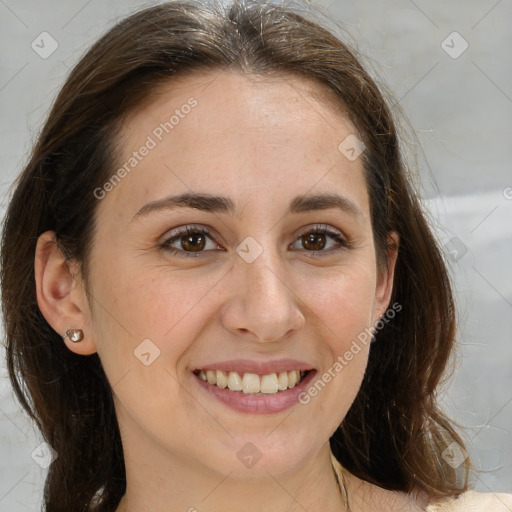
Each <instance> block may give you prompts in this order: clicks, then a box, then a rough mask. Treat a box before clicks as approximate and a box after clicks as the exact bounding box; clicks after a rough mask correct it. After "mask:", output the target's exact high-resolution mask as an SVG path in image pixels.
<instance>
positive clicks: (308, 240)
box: [304, 233, 325, 251]
mask: <svg viewBox="0 0 512 512" xmlns="http://www.w3.org/2000/svg"><path fill="white" fill-rule="evenodd" d="M318 240H320V243H318ZM315 241H316V243H315ZM310 244H312V245H313V247H308V246H309V245H310ZM304 246H305V247H306V248H307V249H312V250H313V251H318V250H320V249H323V248H324V247H325V235H324V234H323V233H310V234H309V235H305V240H304Z"/></svg>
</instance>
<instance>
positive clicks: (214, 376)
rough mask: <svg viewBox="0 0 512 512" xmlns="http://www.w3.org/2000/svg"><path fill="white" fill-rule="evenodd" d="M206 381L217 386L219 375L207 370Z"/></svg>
mask: <svg viewBox="0 0 512 512" xmlns="http://www.w3.org/2000/svg"><path fill="white" fill-rule="evenodd" d="M206 380H207V381H208V384H217V374H216V372H214V371H213V370H206Z"/></svg>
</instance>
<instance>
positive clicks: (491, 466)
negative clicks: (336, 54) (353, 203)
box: [0, 0, 512, 512]
mask: <svg viewBox="0 0 512 512" xmlns="http://www.w3.org/2000/svg"><path fill="white" fill-rule="evenodd" d="M316 4H317V5H319V6H322V7H323V8H324V9H326V10H327V12H328V13H329V12H330V13H332V14H333V15H334V16H335V18H336V19H337V20H338V22H340V23H341V24H342V25H343V27H344V29H345V30H347V31H348V33H349V34H350V35H351V37H352V38H353V40H350V39H349V42H352V43H354V42H355V43H356V44H357V45H358V47H359V49H360V51H361V52H362V53H364V54H366V55H367V56H368V58H367V59H366V60H365V63H366V64H367V66H369V67H370V69H371V70H372V73H373V74H374V76H376V77H377V78H378V79H379V80H382V81H384V82H385V83H387V84H388V86H389V89H390V90H391V91H392V92H393V94H394V96H395V98H396V99H397V100H399V101H400V105H401V106H402V108H403V110H404V112H405V114H406V115H407V116H408V118H409V120H410V124H411V125H410V129H409V132H408V133H407V134H406V142H405V146H406V149H407V151H409V152H411V153H413V154H414V153H417V155H418V159H417V168H418V169H419V171H420V175H421V180H422V189H421V191H422V193H423V197H424V198H425V201H424V203H425V207H426V209H428V210H429V212H430V214H431V220H432V223H433V225H434V227H435V229H436V232H437V233H438V235H439V238H440V239H441V241H442V243H443V244H448V245H447V247H446V249H447V250H446V254H447V261H448V262H449V263H450V266H451V268H452V273H453V278H454V283H455V291H456V299H457V305H458V311H459V315H460V322H461V323H460V331H459V339H460V343H461V345H460V351H459V355H460V357H459V359H458V364H457V370H456V373H455V375H454V377H453V379H452V380H451V381H450V384H449V386H447V388H446V393H445V394H444V395H443V398H442V400H443V403H444V404H445V408H446V409H447V410H448V411H449V412H450V414H452V416H453V417H454V418H455V419H456V420H457V421H459V422H461V423H462V424H463V425H465V426H466V437H467V439H468V440H469V441H470V455H471V456H472V457H473V460H474V462H475V463H476V464H477V465H478V466H479V467H480V468H481V469H482V470H483V471H484V472H483V473H481V474H480V475H479V477H478V478H477V479H476V481H475V483H476V489H477V490H479V491H489V489H492V490H495V491H503V492H510V491H511V490H512V435H511V434H512V364H511V363H512V345H511V343H510V342H511V336H510V333H511V331H512V276H511V262H512V244H511V241H512V228H511V224H512V223H511V218H512V200H511V199H510V198H512V189H510V188H507V187H512V171H511V168H510V163H511V161H512V158H511V152H512V143H511V142H512V138H511V135H512V126H511V124H512V115H511V114H512V80H511V79H512V72H511V62H512V59H511V52H510V48H512V31H511V30H510V24H511V22H512V2H511V1H510V0H509V1H506V0H500V1H496V0H491V1H487V0H486V1H478V2H476V1H472V2H467V1H462V0H458V1H451V2H447V1H446V0H435V1H430V2H427V1H420V0H417V1H415V2H413V1H410V0H393V1H383V2H371V1H367V0H365V1H358V2H350V3H349V2H341V1H334V0H333V1H331V2H328V1H327V0H325V1H322V2H316ZM148 5H151V3H150V2H146V3H143V2H140V1H135V0H134V1H128V0H115V1H108V2H107V1H101V0H89V1H84V0H70V1H67V2H60V3H59V2H56V1H54V0H53V1H48V0H45V1H41V0H39V1H36V0H22V1H14V0H0V38H1V43H0V44H1V48H2V52H1V54H0V109H1V110H0V112H1V124H0V130H1V136H0V154H1V157H2V160H1V161H2V165H1V168H0V173H1V174H0V185H1V190H0V194H1V198H2V199H1V200H2V212H1V213H2V216H3V211H4V209H5V204H6V194H7V192H8V187H9V185H10V184H11V182H12V180H13V179H14V177H15V176H16V175H17V174H18V173H19V171H20V170H21V168H22V165H23V163H24V162H25V161H26V159H27V155H28V153H29V151H30V147H31V144H32V142H33V140H34V137H35V136H36V134H37V132H38V130H39V129H40V127H41V122H42V120H43V118H44V116H45V115H46V113H47V111H48V109H49V106H50V104H51V101H52V100H53V98H54V97H55V95H56V93H57V91H58V90H59V88H60V86H61V85H62V84H63V82H64V79H65V77H66V75H67V73H68V70H69V69H70V68H71V67H72V66H73V65H74V63H76V61H77V59H78V58H79V56H80V55H81V54H82V53H83V52H84V51H85V50H86V49H87V48H88V47H89V46H90V44H92V42H93V41H94V40H95V39H96V38H97V37H98V36H99V35H100V34H102V33H103V32H104V31H105V30H106V29H107V28H108V27H110V26H112V25H113V24H114V23H115V22H116V21H117V20H119V19H120V18H122V17H124V16H125V15H127V14H129V13H131V12H133V11H134V10H136V9H137V8H138V7H142V6H148ZM44 31H46V32H48V33H49V34H51V36H52V37H53V38H54V39H55V40H56V41H57V43H58V48H57V49H56V51H55V52H54V53H52V54H51V55H50V56H49V57H47V58H45V59H43V58H41V57H40V56H39V55H38V54H37V53H36V52H35V51H34V50H33V49H32V48H31V43H32V41H34V40H36V42H37V41H40V39H36V37H37V36H39V34H41V32H44ZM454 31H456V32H458V33H459V34H460V36H458V35H455V36H454V35H451V36H450V37H448V36H449V35H450V34H452V32H454ZM461 37H462V38H463V39H461ZM443 41H446V42H445V43H444V45H443ZM464 41H466V42H467V44H468V48H467V49H466V51H464V52H463V53H462V54H461V55H460V56H458V53H460V51H461V50H462V49H463V48H464V46H463V45H464V44H465V43H464ZM45 48H46V49H48V48H49V43H48V44H47V45H46V46H45ZM443 48H444V49H443ZM445 50H447V51H445ZM450 53H451V55H450ZM455 56H457V58H454V57H455ZM411 130H412V131H411ZM414 133H416V137H417V138H415V136H414ZM450 240H451V241H450ZM0 355H1V356H2V359H3V355H4V353H3V349H2V352H1V353H0ZM0 436H1V437H0V512H1V511H9V512H17V511H20V512H23V511H27V510H39V509H40V508H39V503H40V497H41V491H42V483H43V480H44V476H45V473H46V470H45V469H43V468H41V467H40V466H39V465H38V464H36V463H35V462H34V460H33V459H32V458H31V453H32V452H33V451H34V450H35V449H36V447H37V446H38V445H39V443H40V442H41V438H40V436H39V434H38V433H37V432H35V431H34V429H33V428H32V427H31V425H30V424H29V423H28V421H27V419H26V417H25V416H24V415H23V414H22V413H21V412H20V409H19V407H18V406H17V405H16V403H15V402H14V401H13V398H12V393H11V390H10V387H9V383H8V381H7V379H6V369H5V364H4V363H2V365H1V366H0Z"/></svg>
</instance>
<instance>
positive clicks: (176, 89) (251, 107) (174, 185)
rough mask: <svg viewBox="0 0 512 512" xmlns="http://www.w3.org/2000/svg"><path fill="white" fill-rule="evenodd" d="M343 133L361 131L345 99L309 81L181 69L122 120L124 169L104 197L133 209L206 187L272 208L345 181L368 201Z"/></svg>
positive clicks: (112, 205) (110, 204) (109, 204)
mask: <svg viewBox="0 0 512 512" xmlns="http://www.w3.org/2000/svg"><path fill="white" fill-rule="evenodd" d="M347 137H359V136H358V135H357V131H356V130H355V127H354V126H353V124H352V123H351V122H350V120H349V118H348V115H347V114H346V113H345V112H344V107H343V105H342V103H341V102H340V101H338V100H337V99H336V98H335V97H334V95H333V93H332V92H330V91H328V90H327V89H324V87H322V86H321V85H318V84H317V83H316V82H313V81H311V80H307V79H305V78H300V77H297V76H293V75H273V76H268V77H254V76H247V75H243V74H242V73H240V72H235V71H229V72H227V71H215V72H213V71H209V72H204V73H200V74H197V75H191V76H188V77H185V78H183V77H182V78H180V79H179V80H177V81H175V82H174V81H173V82H172V83H169V84H166V85H164V86H162V85H160V86H159V88H158V92H157V93H156V94H154V95H152V97H151V100H150V101H146V102H144V103H143V104H142V105H141V106H140V107H139V108H138V109H137V110H135V111H133V112H132V113H131V114H130V115H129V116H128V117H127V118H126V119H125V121H124V123H123V130H122V135H121V138H120V141H119V142H120V145H119V147H120V149H119V154H118V155H117V167H116V169H117V170H119V169H124V170H125V172H121V174H122V175H123V176H122V180H116V181H117V182H118V183H116V185H115V186H114V187H113V190H112V191H111V192H109V193H108V194H107V197H106V200H105V201H102V204H101V205H100V206H101V208H108V209H117V210H122V211H123V212H125V213H126V214H129V213H131V215H133V214H134V213H135V212H136V211H137V210H138V209H139V208H140V207H141V206H142V205H143V204H144V202H147V201H152V200H155V199H158V198H160V197H162V196H164V195H167V194H171V193H173V194H174V193H184V192H198V193H202V192H204V193H216V194H219V195H220V194H222V195H228V196H231V197H234V198H237V197H238V198H240V199H241V200H242V199H246V198H248V197H249V196H253V197H254V198H255V200H256V199H259V200H261V201H266V203H267V204H266V205H265V206H266V207H267V208H270V206H271V205H277V204H278V203H280V202H281V203H282V202H284V201H285V199H286V196H287V195H289V196H290V197H292V196H293V197H295V196H296V195H297V194H306V193H307V192H309V191H311V190H312V189H314V188H315V189H317V190H316V191H317V192H326V191H334V189H341V191H343V192H346V193H347V194H348V195H351V196H352V198H353V199H354V201H355V202H359V203H360V206H361V208H362V209H363V210H364V209H365V208H366V206H367V204H366V202H367V198H366V185H365V180H364V174H363V167H362V162H361V158H357V159H356V160H354V161H351V160H350V159H348V158H346V156H345V155H344V154H343V153H342V151H340V148H339V146H340V144H341V143H342V142H343V141H344V140H346V139H347ZM116 169H114V170H113V174H115V173H116ZM288 192H289V194H288ZM235 200H236V199H235ZM258 206H262V204H259V205H258Z"/></svg>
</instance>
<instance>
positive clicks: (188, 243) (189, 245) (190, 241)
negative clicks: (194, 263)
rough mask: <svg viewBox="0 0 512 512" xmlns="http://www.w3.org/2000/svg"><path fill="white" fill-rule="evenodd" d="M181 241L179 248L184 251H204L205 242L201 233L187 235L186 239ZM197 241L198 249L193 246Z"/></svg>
mask: <svg viewBox="0 0 512 512" xmlns="http://www.w3.org/2000/svg"><path fill="white" fill-rule="evenodd" d="M183 239H184V240H183ZM183 239H182V242H181V246H182V248H183V249H185V250H189V251H193V252H198V251H201V250H202V249H204V245H205V240H204V236H203V235H202V234H201V233H197V234H193V235H188V236H186V237H183ZM197 239H199V247H197V245H195V244H194V241H196V242H197Z"/></svg>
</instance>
